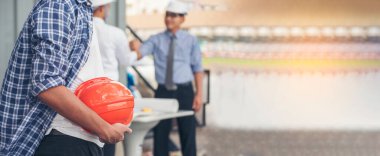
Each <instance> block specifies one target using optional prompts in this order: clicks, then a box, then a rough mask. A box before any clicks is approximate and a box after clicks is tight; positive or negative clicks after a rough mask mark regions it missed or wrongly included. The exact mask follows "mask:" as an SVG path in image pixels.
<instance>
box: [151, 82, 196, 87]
mask: <svg viewBox="0 0 380 156" xmlns="http://www.w3.org/2000/svg"><path fill="white" fill-rule="evenodd" d="M158 85H159V86H162V87H165V84H158ZM175 85H176V86H177V87H188V86H191V85H193V82H192V81H189V82H185V83H176V84H175Z"/></svg>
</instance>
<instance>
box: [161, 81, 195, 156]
mask: <svg viewBox="0 0 380 156" xmlns="http://www.w3.org/2000/svg"><path fill="white" fill-rule="evenodd" d="M155 97H156V98H175V99H177V100H178V102H179V109H180V110H193V108H192V107H193V100H194V90H193V87H192V85H191V83H189V85H180V86H178V89H177V90H176V91H169V90H167V89H166V88H165V87H164V86H163V85H159V86H158V88H157V90H156V94H155ZM177 123H178V129H179V135H180V141H181V151H182V155H183V156H196V138H195V137H196V131H195V130H196V123H195V117H194V116H190V117H182V118H178V119H177ZM171 128H172V121H171V120H163V121H161V122H160V123H159V124H158V125H157V126H156V127H155V128H154V129H153V132H154V156H169V150H168V149H169V147H168V146H169V134H170V131H171Z"/></svg>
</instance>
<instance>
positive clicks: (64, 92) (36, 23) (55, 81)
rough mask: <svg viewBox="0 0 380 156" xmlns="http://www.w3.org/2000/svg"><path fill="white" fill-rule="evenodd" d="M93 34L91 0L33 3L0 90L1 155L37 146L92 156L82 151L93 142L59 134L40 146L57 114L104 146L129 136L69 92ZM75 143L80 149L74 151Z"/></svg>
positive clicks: (23, 153)
mask: <svg viewBox="0 0 380 156" xmlns="http://www.w3.org/2000/svg"><path fill="white" fill-rule="evenodd" d="M92 36H95V35H92V9H91V2H90V0H40V1H38V2H37V4H36V5H35V6H34V8H33V10H32V12H31V13H30V15H29V17H28V18H27V21H26V23H25V25H24V27H23V29H22V31H21V33H20V36H19V37H18V39H17V42H16V45H15V48H14V50H13V52H12V55H11V58H10V60H9V64H8V69H7V71H6V74H5V78H4V81H3V84H2V87H1V90H0V92H1V100H0V135H1V137H0V155H1V156H3V155H4V156H31V155H33V154H34V153H35V152H36V150H37V148H38V149H39V150H42V151H43V150H51V151H50V152H45V153H50V154H47V155H60V154H59V153H65V154H66V155H80V153H82V154H83V155H97V154H96V153H93V151H86V150H88V149H90V148H89V147H86V146H93V145H95V144H90V143H87V142H86V141H84V140H80V139H77V138H75V139H73V138H70V137H66V136H65V135H64V134H62V136H59V137H58V136H57V137H54V138H56V139H57V140H55V141H54V142H50V143H47V144H45V145H44V147H39V146H42V144H41V145H40V142H41V141H42V140H43V139H45V137H46V136H45V133H47V130H48V128H49V126H50V125H51V123H52V120H53V119H54V117H55V116H56V115H57V113H59V114H60V115H61V116H63V117H65V118H67V119H68V120H70V121H71V122H73V123H76V124H78V125H79V126H81V127H83V128H85V129H87V130H90V131H92V132H93V133H94V134H95V135H96V136H98V137H99V139H100V140H101V141H103V142H105V143H116V142H118V141H121V140H123V139H124V132H130V129H129V128H128V127H127V126H125V125H121V124H115V125H110V124H108V123H107V122H105V121H104V120H103V119H101V118H100V117H99V116H98V115H97V114H96V113H95V112H93V111H92V110H90V109H89V108H88V107H86V106H85V104H83V103H82V102H81V101H80V100H79V99H78V98H77V97H76V96H75V95H74V94H73V92H72V91H71V90H69V89H68V88H70V87H71V85H72V83H73V81H74V80H75V79H76V77H77V75H78V73H79V71H80V70H81V68H82V67H83V66H84V64H86V62H87V58H88V57H89V48H90V46H89V44H90V42H91V39H92ZM55 133H56V134H57V132H55ZM56 134H55V135H56ZM49 135H50V134H49ZM59 135H60V134H59ZM60 143H61V145H59V144H60ZM62 143H66V144H65V145H62ZM54 144H57V145H56V146H54ZM78 144H82V145H81V146H80V147H82V149H80V148H77V147H74V146H77V145H78ZM83 145H84V146H83ZM95 146H96V145H95ZM50 147H52V148H50ZM53 147H54V148H53ZM61 147H62V148H61ZM71 147H72V149H68V148H71ZM98 148H99V149H100V151H101V148H100V147H98ZM83 151H86V152H85V153H83ZM42 153H44V152H42ZM36 155H38V154H36Z"/></svg>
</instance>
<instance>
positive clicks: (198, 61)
mask: <svg viewBox="0 0 380 156" xmlns="http://www.w3.org/2000/svg"><path fill="white" fill-rule="evenodd" d="M191 69H192V71H193V73H194V79H195V89H196V92H195V97H194V102H193V109H194V111H195V112H198V111H199V110H200V109H201V108H202V106H203V98H202V96H203V67H202V52H201V48H200V46H199V43H198V40H196V39H195V41H194V43H193V47H192V54H191Z"/></svg>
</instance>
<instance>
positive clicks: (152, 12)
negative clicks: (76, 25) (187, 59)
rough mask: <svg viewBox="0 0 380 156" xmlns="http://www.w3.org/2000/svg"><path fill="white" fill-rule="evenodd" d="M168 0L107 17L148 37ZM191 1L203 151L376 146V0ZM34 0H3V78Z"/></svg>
mask: <svg viewBox="0 0 380 156" xmlns="http://www.w3.org/2000/svg"><path fill="white" fill-rule="evenodd" d="M168 2H169V0H118V1H117V2H116V3H114V4H113V7H112V15H111V17H110V18H109V19H108V23H111V24H113V25H115V26H118V27H120V28H122V29H125V31H126V33H128V34H129V38H130V39H133V38H135V36H134V35H133V34H132V33H131V31H130V29H127V27H126V26H127V25H128V26H129V28H131V29H132V30H133V31H134V32H135V33H136V34H137V35H139V36H140V37H141V38H142V39H143V40H145V39H147V38H148V37H149V36H150V35H153V34H155V33H158V32H160V31H163V30H164V29H165V25H164V23H163V18H164V13H165V7H166V6H167V3H168ZM192 3H193V5H194V6H193V9H192V11H191V12H190V13H189V15H188V16H187V17H186V22H185V26H184V28H185V29H186V30H187V31H189V32H190V33H191V34H193V35H196V36H197V37H198V38H199V41H200V42H201V46H202V51H203V62H204V63H203V64H204V66H205V68H206V69H208V72H207V74H208V76H207V77H206V78H205V84H206V85H205V88H206V89H207V91H209V92H207V93H209V95H208V94H206V95H205V103H207V102H209V103H208V104H207V105H206V106H205V107H204V111H202V112H201V113H200V114H198V115H197V116H198V119H199V128H198V133H197V135H198V136H197V139H198V153H199V155H208V156H279V155H281V156H284V155H285V156H377V155H380V148H379V147H380V96H379V95H380V20H379V19H380V1H377V0H194V1H192ZM33 4H34V2H33V1H32V0H2V1H1V2H0V21H1V23H0V36H1V37H0V80H2V78H3V76H4V72H5V69H6V65H7V62H8V59H9V56H10V54H11V51H12V48H13V45H14V42H15V40H16V38H17V35H18V33H19V31H20V29H21V27H22V25H23V22H24V21H25V18H26V17H27V15H28V13H29V11H30V9H31V8H32V6H33ZM126 44H127V43H126ZM138 69H139V71H140V72H141V74H142V77H141V76H137V74H136V73H135V76H136V77H137V78H138V80H139V86H138V88H139V89H140V92H141V93H142V96H143V97H149V96H152V92H151V91H150V90H149V88H147V84H146V83H144V82H143V80H142V79H146V80H147V81H148V82H149V83H151V84H152V86H153V87H155V85H156V84H154V77H153V75H154V71H153V67H152V62H151V60H146V62H145V63H144V65H142V66H139V67H138ZM121 70H125V69H121ZM175 134H176V131H175V130H174V131H173V136H172V137H173V140H174V141H175V142H178V136H177V135H175ZM150 148H151V139H150V138H149V137H147V141H146V143H145V145H144V149H145V150H146V151H149V150H150ZM121 153H122V151H118V154H119V155H121Z"/></svg>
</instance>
